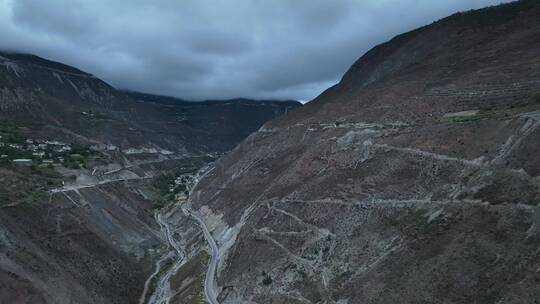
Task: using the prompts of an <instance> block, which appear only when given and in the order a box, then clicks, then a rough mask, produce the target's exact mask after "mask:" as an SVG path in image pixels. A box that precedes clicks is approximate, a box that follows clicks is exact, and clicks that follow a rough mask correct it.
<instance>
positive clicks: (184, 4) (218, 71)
mask: <svg viewBox="0 0 540 304" xmlns="http://www.w3.org/2000/svg"><path fill="white" fill-rule="evenodd" d="M501 2H509V1H502V0H228V1H225V0H46V1H45V0H0V37H1V39H0V48H1V49H11V50H17V51H22V52H29V53H35V54H37V55H40V56H42V57H46V58H49V59H53V60H56V61H61V62H64V63H67V64H70V65H73V66H76V67H78V68H80V69H83V70H85V71H87V72H89V73H92V74H94V75H96V76H98V77H100V78H102V79H104V80H105V81H107V82H109V83H110V84H112V85H113V86H115V87H118V88H127V89H131V90H137V91H144V92H150V93H158V94H165V95H173V96H177V97H181V98H185V99H195V100H197V99H198V100H200V99H210V98H212V99H225V98H233V97H252V98H260V99H261V98H280V99H289V98H291V99H298V100H310V99H312V98H314V97H315V96H317V95H318V94H320V93H321V92H322V91H323V90H324V89H326V88H328V87H329V86H330V85H332V84H334V83H335V82H337V81H338V80H339V79H340V78H341V76H342V75H343V73H344V72H345V71H346V70H347V68H348V67H349V66H350V65H351V64H352V63H353V62H354V61H355V60H356V59H357V58H358V57H360V56H361V55H362V54H363V53H364V52H366V51H367V50H369V49H370V48H371V47H373V46H375V45H376V44H379V43H381V42H384V41H386V40H388V39H390V38H391V37H392V36H394V35H396V34H399V33H401V32H404V31H408V30H412V29H414V28H416V27H418V26H421V25H425V24H429V23H431V22H432V21H434V20H437V19H440V18H442V17H445V16H447V15H449V14H452V13H454V12H456V11H463V10H468V9H472V8H479V7H483V6H487V5H493V4H498V3H501Z"/></svg>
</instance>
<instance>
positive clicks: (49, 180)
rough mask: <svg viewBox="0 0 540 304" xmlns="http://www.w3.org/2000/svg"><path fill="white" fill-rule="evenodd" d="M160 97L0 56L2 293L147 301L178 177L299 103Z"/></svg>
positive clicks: (180, 189) (5, 298) (12, 297)
mask: <svg viewBox="0 0 540 304" xmlns="http://www.w3.org/2000/svg"><path fill="white" fill-rule="evenodd" d="M170 100H171V99H170V98H167V97H161V96H151V95H144V94H133V93H129V94H128V93H126V92H122V91H118V90H116V89H114V88H113V87H111V86H109V85H108V84H107V83H105V82H103V81H102V80H100V79H98V78H96V77H94V76H92V75H90V74H88V73H85V72H82V71H80V70H78V69H75V68H73V67H70V66H66V65H63V64H60V63H56V62H51V61H48V60H45V59H42V58H39V57H36V56H33V55H24V54H14V53H1V54H0V185H1V186H0V223H1V224H0V303H137V302H139V301H142V302H145V301H146V300H147V299H148V298H149V295H151V294H152V293H153V291H154V289H155V286H156V284H157V283H156V282H154V281H150V280H149V278H151V275H152V273H153V272H154V271H155V266H156V261H158V259H160V258H161V257H162V256H167V257H174V256H175V254H176V253H175V252H173V251H170V249H171V248H169V247H168V244H169V243H168V241H167V235H166V233H165V232H164V230H163V229H164V228H163V226H161V224H160V223H158V222H157V221H156V220H157V218H156V217H155V215H156V214H157V213H156V210H158V209H159V208H162V207H163V206H165V205H166V204H167V203H169V202H170V201H171V200H172V199H173V198H174V197H175V196H178V195H180V196H182V195H183V193H184V192H185V191H186V180H184V179H176V177H177V176H182V175H189V174H191V173H193V172H196V171H197V170H198V169H199V168H200V167H202V166H203V165H205V164H206V163H208V162H210V161H213V160H214V159H215V158H216V157H217V156H218V155H221V154H223V153H224V152H225V151H227V150H229V149H231V148H232V147H234V146H235V145H236V144H237V143H238V142H239V141H240V140H242V139H243V138H245V136H247V135H248V134H249V133H251V132H252V131H255V130H257V129H258V128H259V127H260V126H261V125H262V124H263V123H264V122H265V121H267V120H269V119H271V118H274V117H277V116H279V115H283V114H285V113H286V112H288V111H289V110H291V109H293V108H296V107H298V106H299V103H297V102H272V101H264V102H260V103H259V102H256V101H246V100H233V101H227V102H204V103H200V104H194V103H188V102H170ZM159 261H160V262H168V261H166V260H165V259H164V260H159ZM160 265H161V264H160ZM163 267H165V265H163Z"/></svg>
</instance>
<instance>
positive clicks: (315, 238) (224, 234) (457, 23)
mask: <svg viewBox="0 0 540 304" xmlns="http://www.w3.org/2000/svg"><path fill="white" fill-rule="evenodd" d="M190 203H191V207H192V208H193V209H195V210H198V211H197V212H198V214H200V215H202V216H203V220H204V222H205V223H206V225H207V226H208V227H209V228H210V230H212V235H213V238H214V239H215V240H216V242H217V246H218V247H219V255H220V259H219V260H218V265H217V276H216V283H214V284H215V285H216V286H217V287H216V293H217V294H218V297H217V298H218V301H219V303H339V304H345V303H349V304H351V303H538V301H539V299H540V287H539V286H540V283H539V282H540V205H539V204H540V4H539V3H538V1H518V2H513V3H510V4H506V5H501V6H497V7H491V8H486V9H482V10H477V11H471V12H466V13H459V14H456V15H453V16H450V17H448V18H445V19H443V20H440V21H438V22H435V23H433V24H431V25H429V26H426V27H423V28H419V29H417V30H414V31H412V32H409V33H406V34H403V35H400V36H397V37H395V38H394V39H392V40H391V41H389V42H387V43H384V44H382V45H379V46H377V47H375V48H374V49H372V50H371V51H369V52H367V53H366V54H365V55H363V56H362V57H361V58H360V59H359V60H358V61H357V62H356V63H354V65H353V66H352V67H351V68H350V69H349V71H348V72H347V73H346V74H345V75H344V76H343V79H342V80H341V82H340V83H339V84H337V85H336V86H334V87H332V88H330V89H328V90H327V91H326V92H324V93H323V94H322V95H321V96H319V97H318V98H316V99H315V100H313V101H312V102H310V103H308V104H307V105H306V106H304V107H302V108H301V109H299V110H297V111H295V112H293V113H292V114H291V115H287V116H285V117H281V118H278V119H275V120H273V121H271V122H269V123H267V124H265V125H264V127H262V128H261V129H260V130H259V131H258V132H255V133H254V134H252V135H250V136H249V137H248V138H247V139H246V140H244V141H243V142H242V143H241V144H240V145H239V146H238V147H237V148H236V149H234V151H233V152H232V153H230V154H228V155H227V156H225V157H223V158H222V159H220V160H219V161H218V162H217V163H216V164H215V165H214V166H213V168H212V169H210V170H209V171H207V172H206V175H205V177H204V178H203V179H202V180H201V181H200V182H199V183H198V185H197V187H196V188H195V189H194V192H193V195H192V196H191V199H190ZM210 285H212V284H210Z"/></svg>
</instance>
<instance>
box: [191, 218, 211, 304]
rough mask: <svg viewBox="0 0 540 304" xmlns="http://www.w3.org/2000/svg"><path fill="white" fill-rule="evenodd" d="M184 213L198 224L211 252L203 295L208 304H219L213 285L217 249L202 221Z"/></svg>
mask: <svg viewBox="0 0 540 304" xmlns="http://www.w3.org/2000/svg"><path fill="white" fill-rule="evenodd" d="M184 212H185V213H186V214H187V215H189V216H191V217H192V218H194V219H195V220H196V221H197V223H199V226H200V227H201V230H202V231H203V234H204V238H205V239H206V242H207V243H208V245H209V246H210V249H211V250H212V252H211V257H210V261H209V263H208V270H207V271H206V278H205V280H204V294H205V296H206V299H207V300H208V302H209V303H210V304H219V302H218V301H217V295H218V294H219V292H217V288H216V284H215V282H216V281H215V277H216V268H217V264H218V261H219V248H218V246H217V244H216V241H215V240H214V237H212V234H211V233H210V231H209V230H208V227H207V226H206V224H205V223H204V221H203V220H202V219H201V218H200V217H199V216H198V215H196V214H195V213H194V212H192V211H190V210H187V209H184Z"/></svg>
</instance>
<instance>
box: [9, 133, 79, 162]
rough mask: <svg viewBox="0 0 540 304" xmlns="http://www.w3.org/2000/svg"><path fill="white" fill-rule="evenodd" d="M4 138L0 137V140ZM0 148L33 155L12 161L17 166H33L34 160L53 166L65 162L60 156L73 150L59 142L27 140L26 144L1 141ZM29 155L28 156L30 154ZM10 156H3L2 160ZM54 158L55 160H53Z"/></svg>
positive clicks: (68, 145)
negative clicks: (55, 163)
mask: <svg viewBox="0 0 540 304" xmlns="http://www.w3.org/2000/svg"><path fill="white" fill-rule="evenodd" d="M1 139H2V137H1V136H0V140H1ZM0 147H9V148H12V149H16V150H20V151H24V152H28V153H31V155H32V158H17V159H12V162H13V163H15V164H22V165H26V164H28V165H29V164H32V161H33V159H39V160H40V162H41V163H44V164H53V163H54V162H55V160H56V161H57V162H63V161H64V158H63V157H61V156H59V155H64V154H65V153H69V152H70V151H71V150H72V147H71V145H70V144H67V143H64V142H61V141H57V140H34V139H26V140H25V141H24V143H5V142H2V141H0ZM28 153H27V154H28ZM8 157H9V155H7V154H1V155H0V158H8ZM52 158H55V160H53V159H52Z"/></svg>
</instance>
